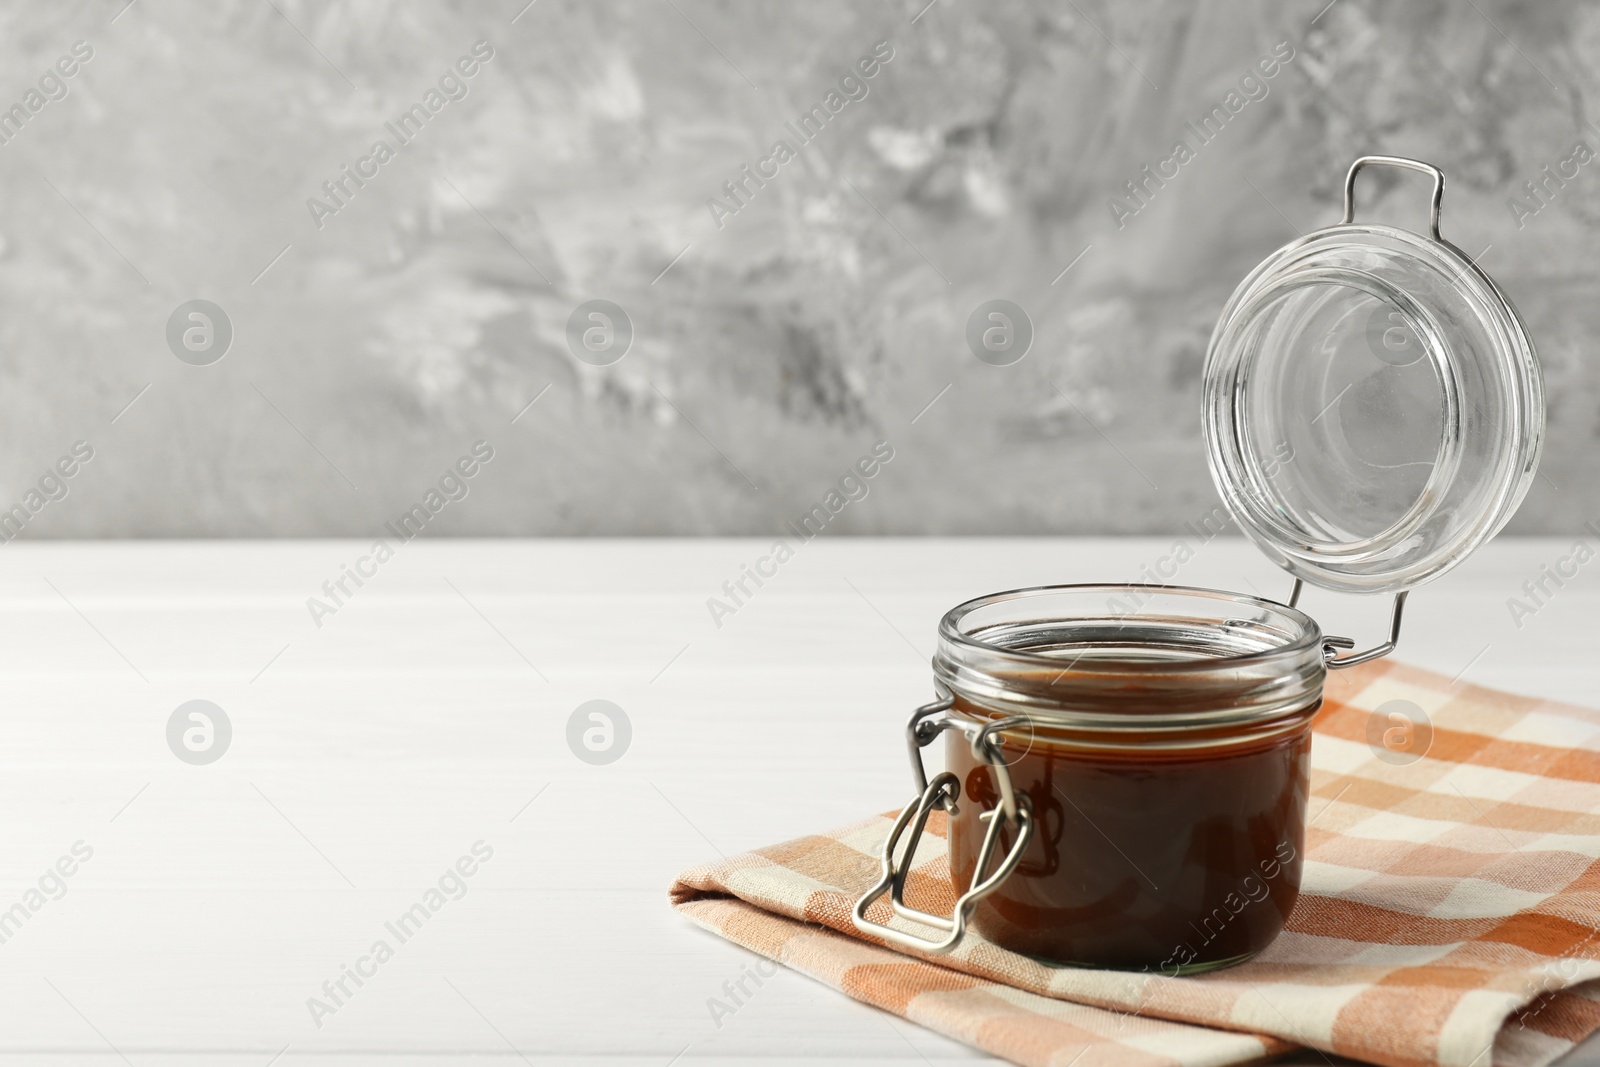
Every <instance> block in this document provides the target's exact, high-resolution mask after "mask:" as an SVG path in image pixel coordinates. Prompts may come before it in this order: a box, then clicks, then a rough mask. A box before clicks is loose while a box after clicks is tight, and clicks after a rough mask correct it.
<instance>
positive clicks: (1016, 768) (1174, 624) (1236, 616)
mask: <svg viewBox="0 0 1600 1067" xmlns="http://www.w3.org/2000/svg"><path fill="white" fill-rule="evenodd" d="M935 670H936V674H937V676H938V681H939V686H940V688H941V690H942V691H943V693H944V694H945V695H947V696H948V697H949V699H950V707H949V710H948V711H947V712H946V715H947V717H948V720H949V725H948V726H947V727H946V729H947V731H948V733H947V742H946V753H945V757H946V762H945V765H946V769H947V770H948V771H949V772H951V773H952V774H954V776H955V778H956V782H957V783H958V784H959V790H958V792H957V794H956V798H955V800H954V801H953V803H952V804H951V806H950V809H949V824H948V825H949V832H948V833H949V841H948V843H949V857H950V868H951V873H952V876H953V878H954V879H955V882H956V884H957V885H972V884H976V883H977V882H979V881H981V880H982V879H983V877H984V876H985V873H986V872H984V871H980V870H979V869H978V867H979V865H980V864H979V860H980V849H981V845H982V841H983V839H984V836H985V834H986V833H988V832H989V829H990V825H991V823H992V821H993V820H994V819H995V818H997V817H998V816H996V815H994V814H989V813H992V812H996V811H997V810H998V809H999V808H1000V806H1001V801H1002V790H1001V788H1000V782H999V781H998V780H997V776H998V775H1000V773H1001V772H1002V771H1003V772H1004V774H1005V776H1006V778H1007V779H1008V781H1009V784H1010V787H1011V789H1012V790H1013V791H1014V793H1015V795H1016V796H1017V798H1018V802H1019V803H1020V804H1023V805H1025V806H1026V808H1027V811H1028V815H1029V823H1030V826H1031V829H1030V831H1029V833H1030V836H1029V837H1028V838H1027V840H1026V843H1025V844H1024V845H1023V847H1022V848H1021V851H1020V859H1019V860H1018V861H1017V863H1016V864H1015V866H1014V867H1013V868H1012V869H1011V871H1010V873H1009V874H1008V875H1007V876H1006V877H1005V879H1004V880H1003V881H1001V882H1000V883H999V884H998V885H997V886H996V887H995V888H994V889H993V890H992V891H989V892H986V893H985V894H984V896H983V897H982V899H980V900H978V901H976V903H975V906H974V908H973V910H972V914H971V920H970V924H971V926H972V928H973V929H975V930H977V931H978V932H979V933H981V934H982V935H983V936H984V937H986V938H988V939H989V940H990V941H992V942H994V943H995V944H997V945H1000V946H1002V947H1005V948H1008V949H1011V950H1013V951H1016V952H1020V953H1023V954H1025V955H1028V956H1031V957H1034V958H1038V959H1040V960H1043V961H1046V962H1049V963H1053V964H1062V965H1070V966H1088V967H1105V968H1116V969H1126V970H1140V971H1150V972H1159V973H1165V974H1171V975H1178V974H1192V973H1198V972H1200V971H1205V970H1210V969H1214V968H1217V967H1224V966H1228V965H1231V964H1234V963H1238V962H1240V961H1242V960H1244V959H1247V958H1249V957H1250V956H1252V955H1255V954H1256V953H1258V952H1260V951H1261V950H1262V949H1264V948H1265V947H1266V946H1267V945H1268V944H1270V943H1271V942H1272V940H1273V939H1274V938H1275V937H1276V936H1277V935H1278V933H1279V932H1280V931H1281V930H1282V929H1283V926H1284V924H1285V922H1286V921H1287V919H1288V916H1289V913H1290V910H1291V909H1292V908H1293V906H1294V903H1295V900H1296V898H1297V897H1298V894H1299V889H1300V875H1301V868H1302V856H1303V853H1304V849H1305V814H1306V798H1307V793H1308V773H1309V758H1310V746H1311V721H1312V718H1313V716H1314V714H1315V712H1316V710H1317V708H1318V707H1319V705H1320V701H1321V695H1322V684H1323V680H1324V678H1325V677H1326V663H1325V654H1324V649H1323V645H1322V636H1321V631H1320V630H1319V629H1318V627H1317V625H1316V623H1315V622H1314V621H1313V620H1311V619H1310V617H1309V616H1306V615H1304V614H1303V613H1301V612H1299V611H1297V610H1296V609H1294V608H1291V607H1288V606H1286V605H1282V604H1274V603H1272V602H1269V601H1264V600H1259V599H1257V598H1254V597H1244V596H1237V595H1234V594H1228V593H1219V592H1215V591H1211V590H1191V589H1181V588H1173V587H1150V586H1057V587H1045V588H1041V589H1032V590H1019V591H1016V592H1013V593H1003V594H997V595H996V596H993V597H985V598H982V599H981V600H978V601H972V602H970V603H969V604H965V605H962V606H961V607H959V608H957V609H955V610H954V611H952V612H951V613H950V615H948V616H946V618H945V621H944V623H943V624H942V625H941V640H940V649H939V654H938V656H936V657H935ZM998 723H1009V724H1010V725H1006V726H1003V727H1001V728H996V729H991V730H990V731H988V732H989V733H990V734H992V736H993V740H992V742H991V743H990V746H989V747H988V748H987V749H982V750H980V749H978V748H976V747H975V746H974V745H973V744H971V738H972V737H973V736H974V735H975V734H978V733H979V732H980V731H983V730H984V728H985V727H986V726H991V724H998ZM1019 826H1020V824H1018V825H1006V826H1004V827H1003V828H1001V829H1000V830H999V834H1000V838H999V845H1000V852H1001V853H1002V854H1009V853H1010V851H1011V848H1012V845H1013V844H1014V843H1015V841H1016V840H1017V831H1018V829H1019Z"/></svg>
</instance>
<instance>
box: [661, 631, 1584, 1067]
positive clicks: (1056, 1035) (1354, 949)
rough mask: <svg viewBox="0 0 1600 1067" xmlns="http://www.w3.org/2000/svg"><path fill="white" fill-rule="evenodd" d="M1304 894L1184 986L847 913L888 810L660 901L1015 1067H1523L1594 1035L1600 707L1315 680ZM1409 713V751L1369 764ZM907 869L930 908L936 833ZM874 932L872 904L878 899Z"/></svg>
mask: <svg viewBox="0 0 1600 1067" xmlns="http://www.w3.org/2000/svg"><path fill="white" fill-rule="evenodd" d="M1328 687H1329V691H1328V693H1327V694H1325V702H1324V707H1323V709H1322V711H1321V712H1319V713H1318V716H1317V721H1316V725H1315V731H1316V734H1315V739H1314V740H1313V742H1312V749H1311V766H1312V770H1311V800H1310V807H1309V808H1308V819H1309V826H1308V829H1307V831H1306V846H1307V847H1306V862H1305V872H1304V884H1303V886H1302V888H1301V894H1300V899H1299V903H1298V904H1297V905H1296V906H1295V909H1294V912H1293V914H1291V915H1290V917H1289V924H1288V927H1287V929H1286V930H1285V931H1284V932H1283V934H1282V935H1281V936H1280V937H1279V938H1278V939H1277V940H1276V941H1275V942H1273V944H1272V945H1271V947H1269V948H1268V949H1267V950H1266V951H1265V952H1264V953H1262V954H1261V955H1260V956H1258V957H1256V958H1255V959H1253V960H1251V961H1249V962H1247V963H1244V964H1241V965H1240V966H1237V967H1233V968H1230V969H1227V970H1222V971H1217V972H1213V973H1211V974H1206V975H1201V976H1198V977H1193V978H1168V977H1165V976H1163V975H1159V974H1132V973H1125V972H1116V971H1092V970H1083V969H1078V968H1068V967H1049V966H1045V965H1043V964H1040V963H1037V962H1035V961H1033V960H1031V959H1028V958H1026V957H1023V956H1019V955H1017V954H1015V953H1012V952H1008V951H1006V950H1005V949H1002V948H998V947H996V946H995V945H993V944H991V943H989V942H986V941H984V940H983V939H982V938H981V937H979V936H977V935H975V934H971V933H969V934H968V935H967V939H966V941H965V943H964V944H963V945H962V946H961V947H960V948H959V949H957V950H956V951H955V952H954V953H952V954H950V955H948V956H943V957H928V958H923V957H918V956H913V955H908V954H905V953H903V952H901V951H898V950H893V949H890V948H887V947H885V946H884V945H883V943H882V942H879V941H876V940H874V939H871V938H868V937H866V936H865V935H863V934H861V933H859V932H858V931H857V930H856V929H855V926H854V925H853V924H852V923H851V921H850V908H851V906H852V905H853V904H854V902H855V900H856V898H857V897H858V896H860V894H861V893H862V892H863V891H865V890H866V889H867V888H868V887H869V886H871V885H872V883H873V882H874V881H875V879H876V878H877V875H878V850H879V847H880V845H881V844H882V842H883V840H884V838H885V837H886V836H887V834H888V830H889V827H890V824H891V822H892V818H890V817H886V816H876V817H874V818H871V819H868V820H866V821H864V822H859V823H856V824H854V825H852V826H847V827H844V828H843V829H839V830H834V831H832V832H829V833H825V834H818V835H816V836H813V837H805V838H801V839H800V840H797V841H790V842H788V843H786V844H782V845H776V846H773V847H771V848H764V849H760V850H758V851H756V852H751V853H747V854H745V855H742V856H736V857H734V858H732V859H729V860H726V861H724V862H721V863H716V864H713V865H710V866H703V867H695V868H693V869H691V870H688V871H685V872H684V873H683V874H682V875H680V876H679V877H678V880H677V882H676V884H674V885H673V887H672V902H673V905H674V906H675V907H676V908H677V909H678V910H679V911H681V912H682V913H683V914H684V915H686V916H688V917H689V918H690V919H692V920H693V921H694V922H696V923H698V924H699V925H701V926H703V927H705V928H707V929H709V930H711V931H713V932H714V933H717V934H720V935H721V936H723V937H725V938H727V939H728V940H730V941H733V942H735V943H736V944H739V945H742V946H744V947H745V948H748V949H751V950H753V951H755V952H758V953H761V954H762V955H764V956H768V957H770V958H771V959H774V960H777V961H779V962H780V963H784V964H786V965H788V966H789V967H791V968H793V969H795V970H798V971H800V972H802V973H804V974H808V975H810V976H811V977H813V978H816V979H818V980H819V981H822V982H825V983H827V984H828V985H830V986H833V987H834V988H835V989H839V990H841V991H843V992H845V993H847V994H848V995H850V996H851V997H854V998H855V999H857V1000H860V1001H863V1002H864V1003H867V1004H871V1005H874V1006H875V1007H878V1008H882V1009H884V1010H885V1011H890V1012H893V1013H895V1014H896V1015H899V1016H902V1017H904V1018H906V1019H909V1020H911V1021H912V1022H916V1023H920V1024H921V1025H923V1026H926V1027H928V1028H930V1029H932V1030H937V1031H938V1032H940V1033H942V1034H946V1035H948V1036H950V1037H952V1038H955V1039H957V1040H959V1041H964V1042H966V1043H968V1044H971V1045H974V1046H977V1047H978V1048H981V1049H983V1050H985V1051H987V1052H989V1053H991V1054H993V1055H996V1056H1001V1057H1004V1058H1006V1059H1008V1060H1011V1061H1013V1062H1015V1063H1019V1064H1026V1065H1029V1067H1045V1065H1056V1067H1065V1065H1066V1064H1069V1063H1077V1064H1079V1065H1080V1067H1094V1065H1097V1064H1107V1063H1116V1064H1152V1065H1153V1064H1182V1065H1190V1064H1193V1065H1200V1064H1232V1063H1244V1062H1248V1061H1251V1060H1258V1059H1261V1058H1263V1057H1266V1056H1272V1055H1275V1054H1277V1053H1280V1052H1283V1051H1285V1050H1288V1049H1290V1048H1293V1047H1295V1046H1305V1045H1309V1046H1314V1047H1316V1048H1319V1049H1322V1050H1324V1051H1327V1052H1333V1053H1338V1054H1342V1055H1345V1056H1350V1057H1353V1058H1356V1059H1361V1060H1368V1061H1371V1062H1374V1063H1381V1064H1393V1065H1402V1064H1403V1065H1408V1067H1409V1065H1420V1064H1441V1065H1443V1064H1449V1065H1456V1067H1490V1065H1493V1067H1542V1065H1544V1064H1547V1063H1549V1062H1550V1061H1552V1060H1554V1059H1555V1058H1556V1057H1558V1056H1560V1055H1561V1054H1562V1053H1564V1052H1566V1051H1567V1050H1569V1049H1570V1048H1572V1047H1573V1045H1574V1044H1576V1043H1577V1042H1578V1041H1581V1040H1582V1039H1583V1038H1584V1037H1585V1036H1587V1035H1588V1034H1589V1033H1590V1032H1591V1031H1593V1030H1595V1029H1597V1028H1600V981H1593V980H1594V979H1600V933H1597V929H1600V711H1594V710H1591V709H1588V708H1580V707H1573V706H1570V705H1565V704H1557V703H1553V702H1550V701H1543V700H1536V699H1533V698H1529V697H1521V696H1514V695H1512V694H1508V693H1502V692H1497V691H1495V690H1491V689H1483V688H1478V687H1475V686H1470V685H1467V684H1465V683H1457V684H1454V685H1452V684H1451V683H1450V682H1449V681H1447V680H1446V679H1445V678H1443V677H1441V676H1439V675H1436V674H1432V673H1430V672H1427V671H1422V670H1418V669H1416V668H1413V667H1407V666H1405V665H1403V664H1398V663H1393V662H1388V661H1378V662H1376V663H1372V664H1368V665H1365V666H1362V667H1357V668H1352V669H1351V670H1348V671H1340V672H1335V673H1334V674H1332V675H1330V677H1329V680H1328ZM1396 699H1401V700H1409V701H1411V702H1412V703H1414V704H1416V705H1418V706H1419V707H1421V708H1422V709H1423V710H1424V711H1425V712H1426V713H1427V715H1428V716H1429V718H1430V719H1431V721H1432V724H1433V741H1432V745H1431V748H1430V749H1429V750H1428V753H1427V755H1426V756H1425V757H1424V758H1422V759H1420V760H1418V761H1416V762H1414V763H1411V764H1408V765H1404V766H1395V765H1393V764H1391V763H1388V762H1384V761H1381V760H1379V759H1377V758H1376V757H1375V756H1374V754H1373V750H1372V749H1371V748H1369V746H1368V742H1367V737H1368V733H1367V730H1368V722H1369V715H1370V713H1371V712H1372V711H1373V710H1374V709H1376V708H1377V707H1378V706H1379V705H1381V704H1383V703H1385V702H1386V701H1390V700H1396ZM929 825H930V830H931V832H932V834H934V835H936V837H935V839H930V840H928V841H925V842H924V844H923V847H922V849H921V850H920V851H919V852H918V853H917V857H918V863H917V869H918V871H919V872H920V875H921V877H920V878H919V882H921V883H922V884H924V885H926V884H934V885H936V886H941V887H943V899H942V900H940V901H939V902H938V907H937V908H933V909H932V910H936V911H937V910H939V909H940V908H942V909H943V910H944V911H945V912H948V911H949V910H950V908H951V906H952V904H953V900H954V897H953V894H952V893H951V892H950V890H949V884H950V883H949V869H948V866H947V863H946V858H945V854H944V850H943V847H942V846H943V840H942V835H943V833H944V828H943V825H942V824H938V825H935V824H934V823H930V824H929ZM875 906H876V907H877V908H879V909H882V912H881V914H875V915H874V917H875V918H879V919H884V918H887V915H888V910H887V904H886V903H885V902H883V901H879V902H878V904H877V905H875Z"/></svg>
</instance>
